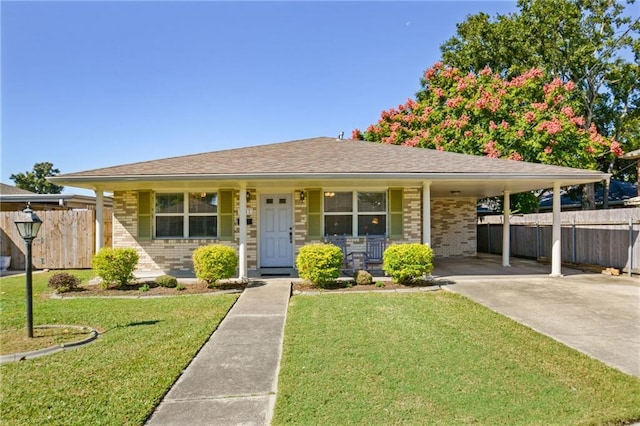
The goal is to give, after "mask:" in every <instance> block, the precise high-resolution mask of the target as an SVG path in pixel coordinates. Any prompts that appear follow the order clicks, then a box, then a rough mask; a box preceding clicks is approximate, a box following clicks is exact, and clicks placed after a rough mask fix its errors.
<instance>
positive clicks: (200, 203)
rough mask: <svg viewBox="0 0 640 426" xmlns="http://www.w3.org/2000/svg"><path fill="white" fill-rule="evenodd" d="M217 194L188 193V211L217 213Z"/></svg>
mask: <svg viewBox="0 0 640 426" xmlns="http://www.w3.org/2000/svg"><path fill="white" fill-rule="evenodd" d="M217 212H218V194H217V193H216V192H191V193H189V213H217Z"/></svg>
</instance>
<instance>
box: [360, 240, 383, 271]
mask: <svg viewBox="0 0 640 426" xmlns="http://www.w3.org/2000/svg"><path fill="white" fill-rule="evenodd" d="M365 244H366V246H365V252H364V267H365V268H366V269H369V265H379V266H380V269H382V255H383V254H384V251H385V249H386V248H387V237H386V236H385V235H367V236H366V240H365Z"/></svg>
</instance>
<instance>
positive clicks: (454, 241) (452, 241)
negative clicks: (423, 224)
mask: <svg viewBox="0 0 640 426" xmlns="http://www.w3.org/2000/svg"><path fill="white" fill-rule="evenodd" d="M431 246H432V248H433V251H434V254H435V255H436V257H454V256H456V257H457V256H475V255H476V199H475V198H434V199H432V200H431Z"/></svg>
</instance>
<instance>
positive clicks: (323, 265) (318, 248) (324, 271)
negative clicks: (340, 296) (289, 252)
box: [296, 243, 343, 287]
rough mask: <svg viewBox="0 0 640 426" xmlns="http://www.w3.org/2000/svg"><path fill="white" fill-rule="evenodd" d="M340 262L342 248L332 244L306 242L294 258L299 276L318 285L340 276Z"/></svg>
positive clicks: (322, 285) (328, 282) (323, 284)
mask: <svg viewBox="0 0 640 426" xmlns="http://www.w3.org/2000/svg"><path fill="white" fill-rule="evenodd" d="M342 263H343V254H342V249H340V247H338V246H335V245H333V244H321V243H318V244H308V245H306V246H303V247H302V248H301V249H300V252H299V253H298V257H297V258H296V267H297V268H298V275H299V276H300V278H304V279H305V280H309V281H310V282H311V283H313V284H315V285H317V286H318V287H325V286H326V285H328V284H331V283H333V282H335V280H336V279H337V278H338V277H339V276H340V268H342Z"/></svg>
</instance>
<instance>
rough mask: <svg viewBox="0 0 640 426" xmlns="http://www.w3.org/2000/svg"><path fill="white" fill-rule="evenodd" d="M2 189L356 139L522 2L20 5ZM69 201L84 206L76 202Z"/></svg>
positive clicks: (7, 87)
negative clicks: (443, 60)
mask: <svg viewBox="0 0 640 426" xmlns="http://www.w3.org/2000/svg"><path fill="white" fill-rule="evenodd" d="M0 7H1V9H0V20H1V22H0V24H1V28H2V29H1V37H2V45H1V47H2V50H1V59H2V62H1V66H2V70H1V71H2V80H1V83H2V86H1V96H2V112H1V118H2V128H1V138H2V139H1V144H2V145H1V175H0V180H2V182H4V183H8V184H13V182H12V181H11V180H10V179H9V176H10V175H11V174H12V173H18V172H25V171H28V170H31V169H32V168H33V165H34V164H35V163H37V162H43V161H49V162H52V163H53V164H54V166H55V167H57V168H58V169H60V171H61V172H62V173H69V172H74V171H81V170H88V169H93V168H99V167H107V166H112V165H117V164H124V163H131V162H137V161H145V160H152V159H157V158H165V157H172V156H178V155H186V154H193V153H199V152H208V151H216V150H221V149H228V148H235V147H243V146H250V145H260V144H265V143H272V142H281V141H288V140H294V139H303V138H309V137H315V136H336V135H337V134H338V133H339V132H340V131H344V132H345V136H347V137H348V136H350V135H351V131H352V130H353V129H354V128H362V129H364V128H366V127H367V126H368V125H369V124H372V123H374V122H376V121H377V119H378V117H379V115H380V112H381V111H383V110H385V109H388V108H390V107H392V106H397V105H398V104H399V103H403V102H404V101H405V100H406V99H407V98H408V97H413V95H414V94H415V92H416V91H417V90H418V89H419V80H420V76H421V75H422V73H423V71H424V70H425V69H426V68H428V67H429V66H430V65H432V64H433V63H434V62H436V61H438V60H439V58H440V45H441V44H442V43H443V42H444V41H445V40H447V39H448V38H449V37H451V36H452V35H454V34H455V30H456V23H460V22H462V21H464V20H465V18H466V16H467V15H469V14H474V13H477V12H480V11H482V12H486V13H488V14H490V15H491V16H494V15H495V14H496V13H503V14H504V13H509V12H515V11H516V10H517V8H516V4H515V2H514V1H493V2H488V1H466V2H465V1H440V2H437V1H422V2H413V1H412V2H362V1H358V2H293V1H290V2H215V1H208V2H205V1H200V2H150V1H132V2H110V1H106V2H92V1H87V2H52V1H47V2H25V1H16V2H7V1H2V2H1V5H0ZM65 192H66V193H79V194H81V193H84V192H83V191H81V190H79V189H75V188H66V189H65Z"/></svg>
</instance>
